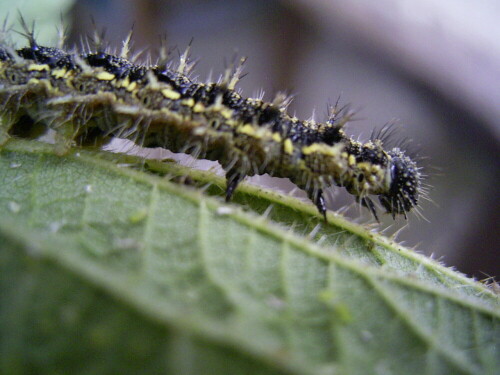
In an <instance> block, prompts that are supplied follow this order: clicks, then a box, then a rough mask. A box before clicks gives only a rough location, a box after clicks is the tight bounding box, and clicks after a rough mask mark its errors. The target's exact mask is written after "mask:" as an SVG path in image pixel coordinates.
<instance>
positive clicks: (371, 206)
mask: <svg viewBox="0 0 500 375" xmlns="http://www.w3.org/2000/svg"><path fill="white" fill-rule="evenodd" d="M356 202H358V203H361V205H362V206H363V207H366V208H368V209H369V210H370V212H371V214H372V215H373V217H374V218H375V220H377V222H378V223H380V220H379V219H378V215H377V209H376V207H375V205H374V204H373V202H372V200H371V199H370V198H368V197H364V198H360V197H356Z"/></svg>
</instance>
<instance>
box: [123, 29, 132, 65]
mask: <svg viewBox="0 0 500 375" xmlns="http://www.w3.org/2000/svg"><path fill="white" fill-rule="evenodd" d="M133 34H134V25H132V27H131V28H130V31H129V32H128V34H127V37H126V38H125V40H124V41H123V42H122V48H121V50H120V57H121V58H122V59H128V56H129V54H130V49H131V46H132V43H131V40H132V35H133Z"/></svg>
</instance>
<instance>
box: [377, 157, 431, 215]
mask: <svg viewBox="0 0 500 375" xmlns="http://www.w3.org/2000/svg"><path fill="white" fill-rule="evenodd" d="M389 155H390V156H391V160H390V163H389V174H390V176H389V181H390V183H389V191H388V192H387V193H385V194H381V195H380V196H379V200H380V203H381V204H382V206H384V208H385V209H386V210H387V212H388V213H391V214H392V217H393V218H395V217H396V215H397V214H403V215H404V216H405V218H406V213H407V212H409V211H410V210H411V209H412V208H413V207H414V206H416V205H417V202H418V196H419V192H420V179H421V178H420V172H419V168H418V167H417V165H416V164H415V162H414V161H412V160H411V159H410V158H409V157H408V156H406V155H405V154H404V152H403V151H401V150H400V149H399V148H393V149H392V150H391V151H390V152H389Z"/></svg>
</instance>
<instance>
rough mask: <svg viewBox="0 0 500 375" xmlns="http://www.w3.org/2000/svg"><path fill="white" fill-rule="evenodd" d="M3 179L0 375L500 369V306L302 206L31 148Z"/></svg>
mask: <svg viewBox="0 0 500 375" xmlns="http://www.w3.org/2000/svg"><path fill="white" fill-rule="evenodd" d="M179 176H180V177H182V178H180V177H179ZM172 180H174V181H176V180H181V181H183V182H186V183H187V182H189V183H190V184H193V185H201V186H203V189H201V188H199V187H196V186H193V187H188V186H186V185H183V184H179V183H174V182H172ZM0 181H2V184H1V188H0V240H1V243H2V247H1V251H0V293H1V296H2V298H1V300H0V337H1V341H0V373H6V374H18V373H19V374H21V373H72V374H80V373H82V374H83V373H86V374H96V373H120V374H126V373H131V374H137V373H147V374H151V373H174V374H203V373H206V374H282V373H283V374H318V375H320V374H423V373H424V374H497V373H498V369H499V368H500V353H499V351H500V339H499V338H500V324H499V323H500V309H499V305H498V297H497V296H496V295H495V294H494V293H493V292H492V291H490V290H489V289H488V288H486V287H485V286H483V285H482V284H480V283H477V282H475V281H473V280H471V279H467V278H465V277H464V276H462V275H460V274H458V273H456V272H454V271H452V270H450V269H448V268H445V267H443V266H441V265H439V264H438V263H436V262H435V261H433V260H431V259H428V258H426V257H424V256H422V255H419V254H416V253H415V252H413V251H411V250H408V249H405V248H403V247H401V246H399V245H397V244H395V243H393V242H392V241H391V240H389V239H387V238H384V237H381V236H379V235H378V234H376V233H374V232H371V231H368V230H366V229H365V228H363V227H362V226H358V225H355V224H352V223H350V222H348V221H346V220H344V219H342V218H341V217H339V216H337V215H333V214H331V215H329V221H330V223H329V224H325V223H323V222H322V220H321V218H320V217H319V216H318V215H317V213H316V211H315V209H314V207H312V205H310V204H306V203H301V202H298V201H296V200H294V199H292V198H289V197H282V196H280V195H278V194H276V193H270V192H266V191H263V190H261V189H259V188H256V187H252V186H248V185H245V184H243V186H242V187H241V189H239V191H238V193H237V194H236V196H235V203H234V204H230V205H227V204H225V203H223V201H222V199H220V198H218V197H211V196H210V195H217V194H220V193H222V191H223V186H224V183H223V181H222V180H221V179H220V178H218V177H216V176H214V175H212V174H210V173H203V172H200V171H192V170H190V169H186V168H182V167H179V166H177V165H175V164H172V163H159V162H155V161H146V162H145V161H144V160H141V159H139V158H135V157H130V156H125V155H117V154H109V153H104V152H92V151H88V150H75V151H73V152H72V153H71V154H69V155H67V156H65V157H57V156H55V155H54V153H53V147H52V146H51V145H47V144H41V143H38V142H35V141H22V140H11V141H9V143H8V144H7V145H6V146H5V147H4V148H3V150H2V151H1V153H0ZM269 207H271V208H270V209H268V208H269ZM264 212H266V215H263V214H262V213H264ZM304 234H305V235H304Z"/></svg>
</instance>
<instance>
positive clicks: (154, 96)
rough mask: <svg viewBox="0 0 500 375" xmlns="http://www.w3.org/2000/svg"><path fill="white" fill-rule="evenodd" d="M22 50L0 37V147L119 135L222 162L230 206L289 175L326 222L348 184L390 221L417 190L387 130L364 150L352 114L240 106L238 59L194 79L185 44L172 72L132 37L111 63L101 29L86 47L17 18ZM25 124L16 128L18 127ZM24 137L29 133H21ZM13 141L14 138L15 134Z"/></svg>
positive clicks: (280, 102)
mask: <svg viewBox="0 0 500 375" xmlns="http://www.w3.org/2000/svg"><path fill="white" fill-rule="evenodd" d="M21 24H22V27H23V31H24V32H23V33H22V35H24V36H25V37H26V39H27V41H28V45H27V46H26V47H23V48H20V49H15V48H14V47H13V46H11V45H10V44H9V43H7V42H6V41H5V40H3V41H0V110H1V113H2V116H1V120H2V122H1V124H0V146H1V145H2V144H3V143H5V142H6V141H7V140H8V139H9V137H11V136H13V135H15V134H16V129H18V128H19V127H20V126H21V127H26V128H29V127H30V126H33V125H34V124H40V123H42V124H45V125H46V126H47V127H48V128H50V129H53V130H54V131H55V134H56V135H55V137H56V150H57V152H58V153H59V154H64V153H66V152H67V151H68V150H69V149H70V148H71V147H73V145H75V144H77V145H86V144H100V145H101V144H104V143H106V142H107V141H109V140H110V139H111V138H115V137H117V138H124V139H129V140H131V141H133V142H134V143H135V144H137V145H140V146H143V147H162V148H165V149H168V150H170V151H172V152H183V153H188V154H191V155H193V156H194V157H195V158H203V159H208V160H213V161H218V162H219V163H220V164H221V166H222V168H223V169H224V171H225V175H226V181H227V187H226V200H227V201H229V200H230V199H231V197H232V195H233V193H234V191H235V189H236V188H237V187H238V184H239V183H240V182H241V181H242V180H243V179H244V178H245V177H246V176H252V175H256V174H264V173H268V174H269V175H271V176H275V177H282V178H289V179H290V180H291V181H292V182H293V183H294V184H295V185H297V186H298V187H299V188H300V189H302V190H304V191H305V192H306V193H307V195H308V197H309V198H310V199H311V200H312V201H313V203H314V204H315V205H316V207H317V209H318V210H319V213H320V214H321V215H322V216H324V218H325V220H326V212H327V209H326V205H325V199H324V190H325V189H327V188H329V187H331V186H339V187H344V188H345V189H346V190H347V191H348V192H349V193H350V194H352V195H354V196H355V197H356V200H357V201H358V202H359V203H361V204H362V205H363V206H365V207H367V208H368V209H369V211H370V212H371V213H372V214H373V216H374V217H375V219H376V220H377V221H378V216H377V211H376V210H377V208H376V205H375V204H374V202H373V201H372V198H371V196H378V199H379V202H380V204H381V205H382V206H383V207H384V208H385V210H386V212H387V213H389V214H391V215H392V217H393V218H394V219H395V218H396V215H403V216H404V217H405V218H406V217H407V213H408V212H409V211H411V210H412V209H415V207H416V206H417V203H418V200H419V195H422V193H423V187H422V183H421V179H422V175H421V173H420V168H419V167H418V166H417V164H416V162H415V161H414V160H412V158H411V157H410V156H408V155H407V154H406V153H405V151H404V150H402V149H401V148H399V147H395V148H392V149H391V150H385V149H384V131H382V132H379V134H378V135H377V136H374V137H373V138H372V139H371V140H369V141H368V142H366V143H361V142H358V141H355V140H353V139H352V138H351V137H348V136H347V135H346V134H345V132H344V126H345V125H346V123H348V122H349V120H350V119H351V118H352V113H350V112H349V111H347V110H346V109H345V107H343V108H339V106H338V105H337V104H335V105H334V106H329V116H328V119H327V120H326V121H325V122H315V121H314V120H307V121H306V120H299V119H298V118H296V117H294V116H291V115H289V114H288V112H287V107H288V105H289V104H290V99H289V98H288V97H287V96H285V95H283V94H278V95H276V97H275V98H274V100H273V101H271V102H266V101H264V100H262V98H245V97H243V96H242V95H241V93H240V92H239V91H238V90H237V89H236V84H237V82H238V80H239V79H240V78H241V76H242V70H243V64H244V59H242V60H240V62H239V63H238V64H234V65H233V67H232V68H230V69H227V70H226V73H225V74H224V75H223V76H222V77H221V78H220V79H219V80H218V81H217V82H206V83H203V82H199V81H197V80H196V79H193V78H192V74H191V69H192V66H191V65H192V64H191V63H190V61H189V56H188V51H189V48H188V49H187V50H186V52H185V53H183V54H182V55H181V57H180V62H178V63H177V64H174V63H173V62H172V61H171V59H170V58H169V57H168V54H167V53H165V51H166V49H165V48H164V47H162V49H161V53H160V58H159V60H158V62H157V63H156V64H154V65H149V64H148V65H144V64H138V63H136V62H135V60H134V59H132V58H129V42H130V37H131V34H129V36H128V37H127V39H126V40H125V41H124V43H123V48H122V49H121V51H120V53H119V54H118V55H115V54H112V53H111V51H110V50H109V48H108V47H105V46H104V44H103V42H102V38H101V37H100V36H99V35H98V34H97V33H96V35H95V37H93V38H91V41H92V42H93V43H92V47H90V44H89V43H87V45H86V46H84V47H82V49H81V51H76V50H72V51H66V50H65V49H64V47H63V46H62V44H61V45H60V46H58V47H45V46H42V45H39V44H38V43H37V42H36V40H35V37H34V25H33V27H32V28H29V27H27V25H26V24H25V22H24V20H23V19H22V18H21ZM20 124H21V125H20ZM24 130H26V129H24ZM18 133H19V132H18Z"/></svg>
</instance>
